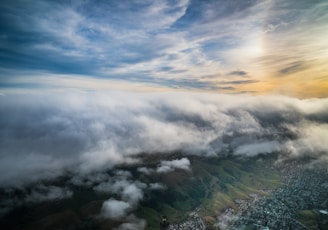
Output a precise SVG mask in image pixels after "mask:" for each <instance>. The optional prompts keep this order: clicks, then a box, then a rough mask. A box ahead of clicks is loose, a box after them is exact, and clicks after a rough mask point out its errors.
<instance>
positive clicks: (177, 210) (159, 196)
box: [137, 157, 281, 229]
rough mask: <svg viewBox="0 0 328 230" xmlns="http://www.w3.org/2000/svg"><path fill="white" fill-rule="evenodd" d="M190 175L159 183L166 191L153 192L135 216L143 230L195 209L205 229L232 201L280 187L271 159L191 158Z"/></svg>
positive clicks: (178, 174) (175, 174)
mask: <svg viewBox="0 0 328 230" xmlns="http://www.w3.org/2000/svg"><path fill="white" fill-rule="evenodd" d="M190 160H191V168H192V171H191V172H185V171H175V172H172V173H169V174H166V175H163V176H162V177H161V178H156V179H157V180H158V179H160V181H161V182H162V183H165V184H166V185H167V186H168V189H167V190H164V191H157V192H153V193H152V195H151V196H149V198H148V200H146V201H143V202H142V205H141V206H140V208H139V209H138V212H137V215H138V216H139V217H141V218H144V219H146V220H147V221H148V227H147V229H158V223H159V218H160V216H162V215H166V216H168V218H169V220H170V221H171V222H173V223H174V222H180V221H182V220H183V219H184V218H185V217H186V213H187V212H189V211H192V210H193V209H195V208H196V207H200V208H201V211H200V212H201V215H202V216H203V217H204V219H205V222H208V224H209V225H211V224H212V222H213V221H214V220H215V217H216V216H217V215H219V214H220V213H221V211H223V210H225V209H226V208H227V207H234V206H235V203H234V200H235V199H238V198H243V199H248V198H249V194H250V193H263V192H262V191H261V190H268V189H274V188H276V187H278V186H281V183H280V176H279V172H278V171H276V170H275V169H274V168H273V167H271V165H272V164H273V162H274V159H270V158H266V159H265V160H258V159H250V158H249V159H235V158H225V159H218V158H198V157H194V158H191V159H190Z"/></svg>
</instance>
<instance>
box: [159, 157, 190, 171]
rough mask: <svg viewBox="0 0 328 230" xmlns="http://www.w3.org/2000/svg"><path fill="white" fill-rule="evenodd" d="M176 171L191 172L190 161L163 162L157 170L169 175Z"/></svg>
mask: <svg viewBox="0 0 328 230" xmlns="http://www.w3.org/2000/svg"><path fill="white" fill-rule="evenodd" d="M175 169H183V170H187V171H188V170H190V161H189V159H188V158H181V159H176V160H172V161H162V162H161V164H160V166H159V167H158V168H157V169H156V172H158V173H168V172H171V171H174V170H175Z"/></svg>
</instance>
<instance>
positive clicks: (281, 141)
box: [0, 92, 328, 229]
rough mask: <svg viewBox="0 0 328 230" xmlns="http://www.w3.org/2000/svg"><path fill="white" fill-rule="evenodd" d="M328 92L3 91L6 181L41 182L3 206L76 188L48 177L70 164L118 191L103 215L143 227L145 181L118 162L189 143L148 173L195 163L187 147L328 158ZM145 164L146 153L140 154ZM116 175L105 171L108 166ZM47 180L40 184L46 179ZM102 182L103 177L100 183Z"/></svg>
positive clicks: (89, 180) (2, 176) (2, 180)
mask: <svg viewBox="0 0 328 230" xmlns="http://www.w3.org/2000/svg"><path fill="white" fill-rule="evenodd" d="M327 140H328V99H307V100H300V99H296V98H289V97H282V96H247V95H220V94H206V93H183V92H181V93H167V92H166V93H131V92H130V93H128V92H110V93H95V92H88V93H85V92H75V93H63V94H42V95H40V94H33V95H4V96H1V97H0V187H1V188H2V189H3V190H5V191H9V192H10V189H12V188H20V189H24V187H25V186H26V185H29V184H31V183H33V184H36V186H35V187H34V188H33V189H32V190H31V189H30V190H29V191H28V192H26V196H25V198H24V201H21V200H17V199H16V200H15V199H12V200H10V201H4V202H2V203H1V204H0V206H1V207H3V209H4V210H6V208H8V207H9V206H13V205H18V204H20V203H21V202H37V201H44V200H51V199H61V198H67V197H71V196H72V195H73V192H72V191H70V189H69V188H68V187H67V188H66V187H56V186H45V185H43V184H42V183H41V181H44V180H50V179H55V178H57V177H58V176H61V175H65V174H67V173H70V175H72V179H71V180H70V183H71V184H73V185H83V186H91V187H93V189H94V190H95V191H99V192H109V193H111V194H113V193H114V194H117V198H115V199H114V198H111V199H109V200H107V201H105V202H104V204H103V207H102V213H101V214H100V215H101V216H102V217H104V218H112V219H124V220H126V221H125V222H124V223H123V224H122V226H121V227H120V228H121V229H129V228H131V229H138V228H139V229H142V228H144V226H145V223H144V221H142V220H139V219H137V218H136V217H135V216H133V214H132V211H133V210H134V209H135V207H137V205H138V202H139V201H140V200H142V199H143V196H144V191H145V190H146V189H165V185H162V184H159V183H153V184H145V183H143V182H141V181H137V180H135V179H133V176H132V175H131V174H130V173H129V172H127V171H120V170H116V171H115V166H117V165H118V164H134V163H135V161H136V159H135V158H134V156H135V155H136V154H139V153H145V154H158V153H164V154H165V153H170V152H172V151H176V150H178V151H182V152H184V153H185V157H183V158H181V159H174V160H171V161H167V160H162V162H161V163H160V164H159V165H158V166H157V168H148V167H147V163H146V162H145V164H144V167H140V168H139V169H138V171H139V172H140V173H144V174H145V175H149V174H153V173H168V172H171V171H174V170H176V169H180V170H187V171H190V170H191V168H190V161H189V159H188V155H200V156H220V155H222V154H225V153H228V152H229V153H232V154H235V155H238V156H245V157H248V156H256V155H258V154H266V153H273V152H281V153H283V154H282V155H283V157H284V158H295V157H299V156H307V155H308V156H311V157H314V158H316V159H317V160H318V161H327V158H328V157H327V156H328V142H327ZM139 163H140V162H139ZM110 169H112V170H114V174H113V175H111V176H109V175H108V174H105V173H104V172H106V170H110ZM39 182H40V183H39ZM95 182H96V185H95Z"/></svg>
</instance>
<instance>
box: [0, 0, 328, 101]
mask: <svg viewBox="0 0 328 230" xmlns="http://www.w3.org/2000/svg"><path fill="white" fill-rule="evenodd" d="M326 8H327V3H326V2H325V1H322V0H320V1H319V0H318V1H315V2H313V3H311V4H310V5H309V4H308V3H307V2H305V1H301V2H300V1H295V0H290V1H287V2H285V1H284V2H282V1H280V0H279V1H271V0H266V1H257V0H254V1H247V2H245V1H241V0H233V1H229V2H226V1H209V2H204V1H198V0H193V1H188V0H184V1H174V0H167V1H161V2H153V1H142V2H140V1H120V2H119V3H118V2H113V1H110V2H108V1H97V2H96V3H95V2H94V1H77V2H74V3H68V2H53V1H35V2H34V3H33V4H30V3H28V2H26V1H15V2H13V1H4V2H3V4H1V7H0V18H1V23H0V27H1V31H2V33H1V37H0V39H1V42H0V49H1V54H0V59H1V68H2V69H3V70H6V71H16V70H17V69H21V70H24V71H31V73H36V72H43V73H46V74H45V76H44V77H43V80H44V81H46V80H47V77H46V76H48V75H49V74H63V75H72V76H71V77H74V75H84V76H87V77H88V78H89V79H96V78H97V79H99V78H105V79H116V80H124V81H126V82H128V83H129V82H138V83H140V84H144V85H149V84H152V85H157V86H159V87H168V88H176V87H177V86H178V87H177V88H179V89H180V88H185V89H190V88H191V89H195V88H196V89H201V90H211V91H216V90H217V91H222V86H220V85H216V83H215V82H213V81H212V80H211V79H209V78H202V76H210V75H211V76H221V80H222V81H227V82H228V81H231V78H232V77H233V78H234V77H237V76H240V77H243V76H245V75H243V73H244V72H245V73H247V75H249V76H252V78H254V80H256V81H258V83H256V84H252V85H250V84H248V85H247V84H245V85H244V84H240V85H238V87H232V86H231V87H230V88H229V89H228V88H225V89H223V91H224V92H228V93H237V92H242V91H259V92H268V91H271V92H272V91H276V90H278V91H279V88H281V87H285V88H286V89H287V87H288V81H289V78H288V79H287V80H282V79H280V80H279V81H278V80H276V79H275V78H274V77H275V76H277V75H279V71H281V70H283V69H285V68H288V66H292V65H293V63H301V62H302V63H307V64H306V65H305V66H304V68H302V69H299V71H296V72H295V71H293V72H290V71H289V72H288V73H286V74H285V75H286V76H291V78H293V79H294V78H296V77H297V76H299V75H298V74H302V79H303V81H304V82H305V83H306V84H307V85H310V83H309V82H310V80H311V81H312V80H314V76H316V77H322V76H324V73H325V68H324V66H325V65H324V63H325V60H326V58H327V46H326V42H325V39H324V38H325V37H326V36H325V32H324V31H327V30H326V27H327V25H326V23H325V22H326V19H327V18H326V17H327V16H326V14H325V13H324V12H326V11H325V10H326ZM300 28H301V29H300ZM310 34H311V35H310ZM236 69H237V70H236ZM238 69H241V70H240V71H239V72H238ZM304 76H306V77H304ZM41 77H42V76H41ZM4 78H5V77H4ZM316 79H317V78H316ZM43 80H42V81H43ZM285 81H286V82H285ZM323 81H325V79H324V80H322V79H321V80H318V79H317V80H315V81H312V83H311V84H312V85H313V86H312V87H314V86H318V88H320V87H321V90H320V91H318V92H317V93H315V92H314V91H313V90H312V91H313V92H312V93H311V95H317V94H318V95H322V93H320V92H323V91H324V89H323V88H322V87H324V84H319V83H318V82H323ZM279 82H280V85H279ZM34 83H36V82H34ZM41 85H42V83H41ZM17 87H18V88H19V86H17ZM56 87H57V88H60V87H61V85H59V84H58V85H57V86H56ZM2 88H7V86H5V85H3V86H2ZM280 92H281V93H284V92H283V91H280ZM290 93H291V94H294V93H296V92H293V91H290ZM287 94H288V92H287Z"/></svg>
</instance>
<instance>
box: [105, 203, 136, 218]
mask: <svg viewBox="0 0 328 230" xmlns="http://www.w3.org/2000/svg"><path fill="white" fill-rule="evenodd" d="M129 209H131V205H130V204H129V203H128V202H125V201H120V200H114V199H109V200H107V201H105V202H104V203H103V206H102V215H103V216H104V217H105V218H111V219H122V218H123V217H125V216H126V215H127V213H128V211H129Z"/></svg>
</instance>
